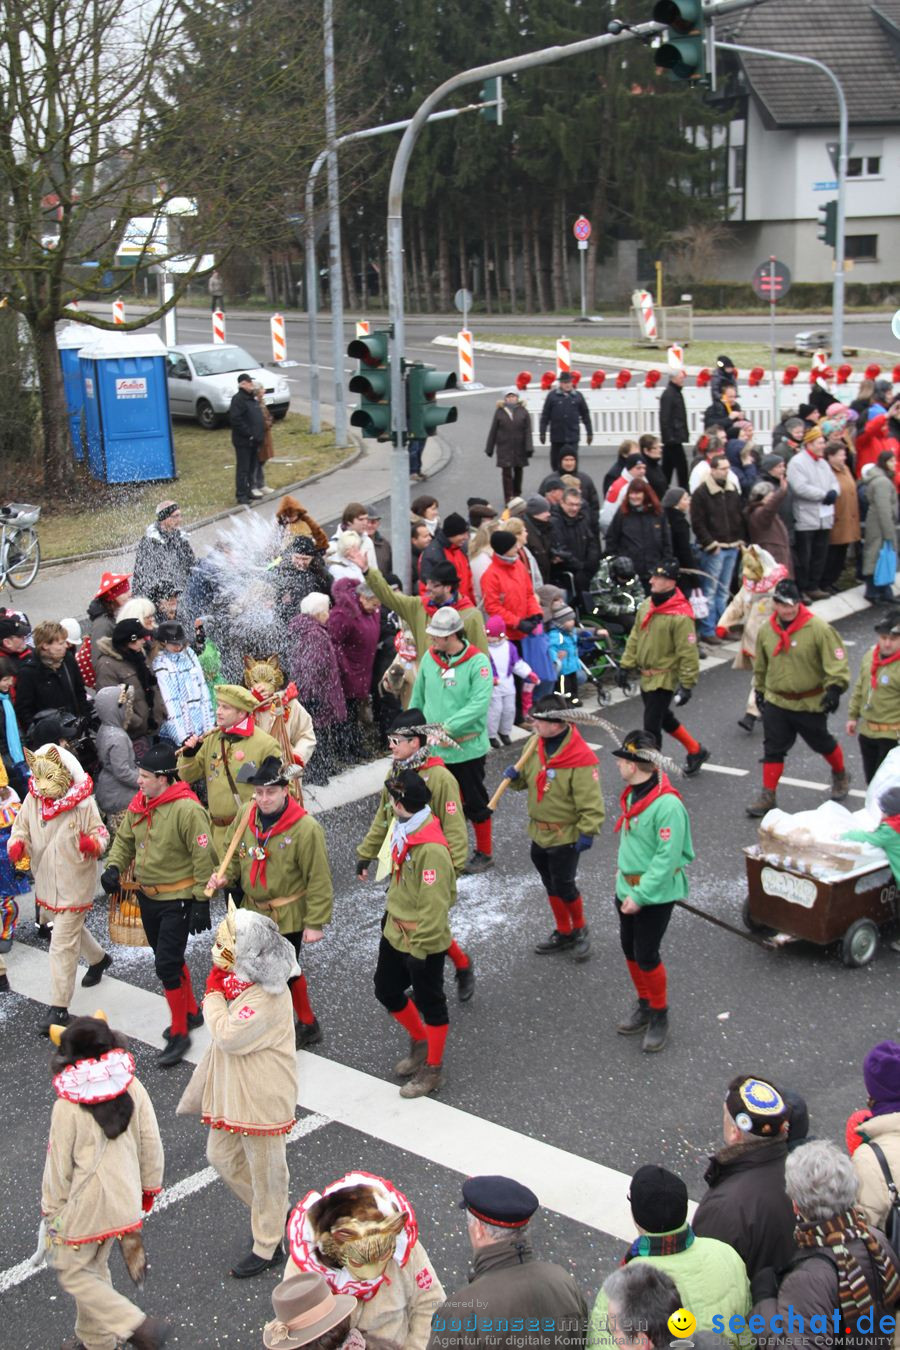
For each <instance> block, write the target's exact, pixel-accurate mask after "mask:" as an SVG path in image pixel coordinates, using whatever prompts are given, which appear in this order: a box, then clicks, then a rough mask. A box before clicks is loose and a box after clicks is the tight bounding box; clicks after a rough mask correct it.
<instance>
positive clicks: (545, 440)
mask: <svg viewBox="0 0 900 1350" xmlns="http://www.w3.org/2000/svg"><path fill="white" fill-rule="evenodd" d="M540 439H541V445H546V444H547V433H546V431H545V432H543V433H542V434H541V438H540Z"/></svg>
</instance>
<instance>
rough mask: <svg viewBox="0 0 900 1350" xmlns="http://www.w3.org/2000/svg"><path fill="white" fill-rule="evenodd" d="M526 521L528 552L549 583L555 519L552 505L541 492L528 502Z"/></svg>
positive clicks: (526, 504)
mask: <svg viewBox="0 0 900 1350" xmlns="http://www.w3.org/2000/svg"><path fill="white" fill-rule="evenodd" d="M524 521H525V527H526V529H527V530H528V550H529V552H530V553H531V556H532V557H533V558H534V560H535V562H536V563H537V565H538V568H539V569H540V573H541V576H542V577H543V579H544V581H549V580H550V573H551V572H552V570H553V518H552V516H551V512H550V503H549V502H548V501H547V498H546V497H542V496H541V495H540V493H539V492H536V493H534V495H533V496H531V497H529V498H528V500H527V501H526V503H525V515H524Z"/></svg>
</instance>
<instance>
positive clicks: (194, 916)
mask: <svg viewBox="0 0 900 1350" xmlns="http://www.w3.org/2000/svg"><path fill="white" fill-rule="evenodd" d="M210 928H212V924H211V923H210V920H209V901H208V900H192V901H191V912H190V914H189V916H188V932H189V933H206V932H208V931H209V930H210Z"/></svg>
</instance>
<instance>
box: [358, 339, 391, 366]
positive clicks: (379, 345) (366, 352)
mask: <svg viewBox="0 0 900 1350" xmlns="http://www.w3.org/2000/svg"><path fill="white" fill-rule="evenodd" d="M389 337H390V334H389V333H384V332H377V333H370V334H369V336H368V337H359V338H354V339H353V341H352V342H351V343H350V345H349V347H348V348H347V355H348V356H349V357H350V358H351V359H352V360H354V361H362V363H363V365H366V366H383V365H384V364H385V363H386V361H387V359H388V338H389Z"/></svg>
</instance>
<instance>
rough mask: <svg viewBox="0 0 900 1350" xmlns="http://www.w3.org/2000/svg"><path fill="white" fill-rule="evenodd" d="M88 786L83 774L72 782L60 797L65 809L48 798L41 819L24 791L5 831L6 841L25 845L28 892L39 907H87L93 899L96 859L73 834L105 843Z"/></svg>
mask: <svg viewBox="0 0 900 1350" xmlns="http://www.w3.org/2000/svg"><path fill="white" fill-rule="evenodd" d="M92 787H93V785H92V783H91V780H90V778H88V777H85V778H84V779H83V780H82V782H81V783H75V784H73V786H72V787H70V788H69V790H68V792H67V793H66V794H65V797H63V798H60V801H62V802H63V803H65V802H66V801H68V802H70V803H71V805H69V806H68V808H67V809H64V810H60V809H59V802H53V803H50V802H48V803H47V806H48V809H49V810H51V811H54V814H53V815H52V817H51V818H50V819H48V820H44V819H42V806H41V798H40V797H36V796H35V795H34V793H33V792H31V791H29V792H28V793H27V795H26V797H25V800H24V801H23V803H22V806H21V808H20V810H19V814H18V815H17V816H16V819H15V823H14V825H13V827H12V830H11V831H10V835H9V841H10V843H15V841H16V840H17V839H21V840H22V842H23V843H24V845H25V852H26V853H27V854H28V856H29V857H30V859H31V873H32V876H33V877H34V898H35V899H36V900H37V902H38V904H39V905H42V906H43V908H44V909H49V910H52V911H54V912H56V911H59V910H63V909H76V910H79V909H83V910H87V909H90V908H91V905H92V904H93V903H94V896H95V894H96V892H97V859H96V858H95V857H93V856H92V855H91V854H84V853H82V852H81V850H80V849H79V847H78V840H79V837H80V836H81V835H82V834H91V835H94V836H95V838H98V839H99V840H100V841H101V843H102V844H103V847H104V849H105V848H106V845H107V843H108V842H109V835H108V833H107V831H106V826H105V825H104V824H103V821H102V820H101V819H100V812H99V811H98V810H97V803H96V802H95V800H94V798H93V796H92V795H90V794H91V790H92Z"/></svg>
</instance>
